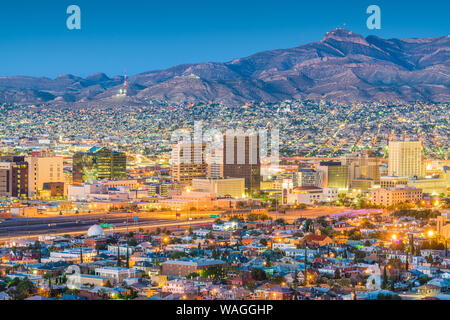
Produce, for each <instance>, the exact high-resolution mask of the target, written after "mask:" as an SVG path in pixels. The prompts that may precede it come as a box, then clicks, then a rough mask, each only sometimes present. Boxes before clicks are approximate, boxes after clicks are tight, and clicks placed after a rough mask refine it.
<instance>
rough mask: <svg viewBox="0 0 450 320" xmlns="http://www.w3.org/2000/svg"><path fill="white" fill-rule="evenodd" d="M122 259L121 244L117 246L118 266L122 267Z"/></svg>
mask: <svg viewBox="0 0 450 320" xmlns="http://www.w3.org/2000/svg"><path fill="white" fill-rule="evenodd" d="M120 265H121V261H120V246H117V266H118V267H120Z"/></svg>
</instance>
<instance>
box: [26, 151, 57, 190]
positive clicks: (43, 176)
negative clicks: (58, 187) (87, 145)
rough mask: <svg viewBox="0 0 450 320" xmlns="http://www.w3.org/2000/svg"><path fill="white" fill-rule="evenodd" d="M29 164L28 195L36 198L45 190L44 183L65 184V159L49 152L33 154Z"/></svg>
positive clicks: (28, 158) (28, 160) (29, 158)
mask: <svg viewBox="0 0 450 320" xmlns="http://www.w3.org/2000/svg"><path fill="white" fill-rule="evenodd" d="M26 159H27V162H28V178H29V179H28V181H29V183H28V194H29V196H30V197H36V196H38V195H39V193H40V191H42V190H43V189H44V183H49V182H61V183H64V180H65V179H64V172H63V158H62V157H57V156H55V155H54V154H53V153H52V152H50V151H48V150H44V151H36V152H32V153H31V155H30V156H29V157H27V158H26Z"/></svg>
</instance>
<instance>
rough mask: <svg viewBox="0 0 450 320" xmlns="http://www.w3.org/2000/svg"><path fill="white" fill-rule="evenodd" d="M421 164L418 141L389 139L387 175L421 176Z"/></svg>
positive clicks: (420, 150)
mask: <svg viewBox="0 0 450 320" xmlns="http://www.w3.org/2000/svg"><path fill="white" fill-rule="evenodd" d="M422 166H423V165H422V143H421V142H420V141H389V164H388V175H389V176H397V177H413V176H418V177H421V176H422V172H423V168H422Z"/></svg>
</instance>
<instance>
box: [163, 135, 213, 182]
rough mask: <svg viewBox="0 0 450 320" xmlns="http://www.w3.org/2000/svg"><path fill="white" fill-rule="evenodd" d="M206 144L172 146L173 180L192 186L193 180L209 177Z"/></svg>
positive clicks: (178, 144)
mask: <svg viewBox="0 0 450 320" xmlns="http://www.w3.org/2000/svg"><path fill="white" fill-rule="evenodd" d="M205 149H206V144H205V143H181V142H180V143H177V144H174V145H173V146H172V179H173V181H175V182H179V183H183V184H189V185H190V184H191V183H192V179H204V178H206V177H207V176H208V164H207V162H206V157H205Z"/></svg>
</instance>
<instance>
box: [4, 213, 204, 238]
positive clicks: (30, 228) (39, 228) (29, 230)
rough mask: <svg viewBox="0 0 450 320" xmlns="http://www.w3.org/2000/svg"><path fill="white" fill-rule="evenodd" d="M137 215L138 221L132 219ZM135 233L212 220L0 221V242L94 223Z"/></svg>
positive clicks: (120, 216)
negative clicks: (141, 229) (141, 230)
mask: <svg viewBox="0 0 450 320" xmlns="http://www.w3.org/2000/svg"><path fill="white" fill-rule="evenodd" d="M134 216H138V221H134V220H133V217H134ZM127 220H128V230H129V231H136V230H138V229H140V228H143V229H149V228H151V229H156V228H157V227H160V228H167V229H173V228H181V227H182V226H183V227H184V226H188V225H191V226H200V225H204V224H210V223H211V222H212V221H213V219H194V220H192V221H186V220H183V221H180V220H175V219H173V218H172V219H171V218H168V217H157V216H149V215H142V214H134V213H130V214H128V217H127V214H126V213H109V214H90V215H79V216H76V215H72V216H55V217H32V218H27V217H21V218H12V219H5V220H2V221H0V240H8V239H24V238H36V237H37V236H39V235H50V234H58V235H64V234H72V235H75V234H86V232H87V230H88V229H89V227H91V226H92V225H94V224H101V223H105V224H111V225H113V228H110V229H107V230H106V231H114V232H124V231H126V230H127Z"/></svg>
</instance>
